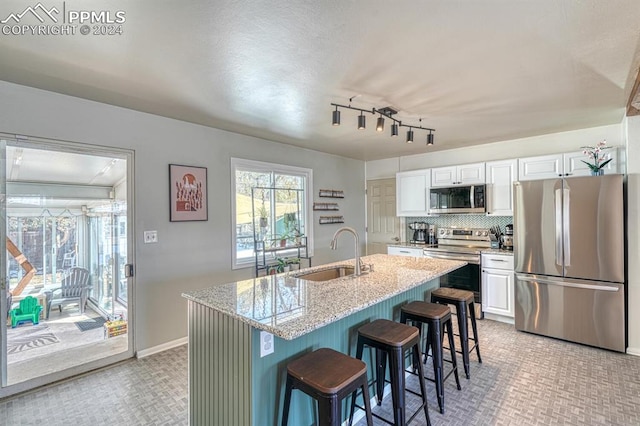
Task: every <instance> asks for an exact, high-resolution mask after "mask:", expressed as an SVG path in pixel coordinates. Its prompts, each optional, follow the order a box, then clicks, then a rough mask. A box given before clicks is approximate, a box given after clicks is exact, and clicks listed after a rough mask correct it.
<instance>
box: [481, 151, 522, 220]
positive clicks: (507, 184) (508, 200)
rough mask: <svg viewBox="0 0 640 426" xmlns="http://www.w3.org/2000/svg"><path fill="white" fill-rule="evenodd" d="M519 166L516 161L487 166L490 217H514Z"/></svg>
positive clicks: (493, 162) (494, 163)
mask: <svg viewBox="0 0 640 426" xmlns="http://www.w3.org/2000/svg"><path fill="white" fill-rule="evenodd" d="M517 164H518V163H517V161H516V160H504V161H492V162H489V163H487V164H486V171H487V172H486V179H487V214H488V215H492V216H513V182H514V181H515V179H516V167H517Z"/></svg>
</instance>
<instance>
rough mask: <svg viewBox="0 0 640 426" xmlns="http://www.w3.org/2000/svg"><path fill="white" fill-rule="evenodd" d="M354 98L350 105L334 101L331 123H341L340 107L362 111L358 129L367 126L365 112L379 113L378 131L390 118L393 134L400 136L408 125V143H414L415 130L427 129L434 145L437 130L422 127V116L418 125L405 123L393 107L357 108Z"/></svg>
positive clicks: (428, 141)
mask: <svg viewBox="0 0 640 426" xmlns="http://www.w3.org/2000/svg"><path fill="white" fill-rule="evenodd" d="M353 98H355V96H353V97H351V98H350V99H349V105H340V104H334V103H332V104H331V105H332V106H334V107H335V108H336V109H335V110H334V111H333V112H332V120H331V123H332V124H333V125H334V126H339V125H340V108H343V109H351V110H354V111H360V115H359V116H358V129H360V130H363V129H365V128H366V116H365V115H364V114H365V113H367V114H371V115H376V114H379V115H380V116H379V117H378V119H377V121H376V131H377V132H382V131H384V121H385V118H388V119H390V120H391V136H398V134H399V132H400V127H408V128H409V130H408V131H407V143H413V140H414V139H413V134H414V130H427V131H429V134H428V135H427V145H433V140H434V134H433V132H435V131H436V130H435V129H431V128H429V127H422V118H421V119H420V124H418V125H417V126H415V125H413V124H412V125H409V124H404V123H403V122H402V121H400V120H398V119H396V118H394V117H393V116H394V115H395V114H397V113H398V111H396V110H395V109H393V108H392V107H384V108H372V109H370V110H369V109H362V108H356V107H352V106H351V101H352V100H353Z"/></svg>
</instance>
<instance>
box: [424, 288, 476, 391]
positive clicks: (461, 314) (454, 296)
mask: <svg viewBox="0 0 640 426" xmlns="http://www.w3.org/2000/svg"><path fill="white" fill-rule="evenodd" d="M431 302H432V303H442V304H445V305H455V307H456V316H457V317H458V332H459V333H460V346H461V351H462V364H463V365H464V374H465V375H466V376H467V379H469V378H471V375H470V374H469V353H470V352H472V351H473V350H474V349H475V350H476V354H477V355H478V362H479V363H481V364H482V358H481V357H480V342H479V341H478V328H477V326H476V310H475V303H474V300H473V292H472V291H467V290H460V289H456V288H444V287H441V288H438V289H436V290H434V291H432V292H431ZM468 318H471V328H472V329H473V337H472V338H470V337H469V326H468V322H467V321H468ZM469 340H473V342H474V344H473V346H472V347H471V348H469Z"/></svg>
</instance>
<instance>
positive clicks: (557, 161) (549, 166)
mask: <svg viewBox="0 0 640 426" xmlns="http://www.w3.org/2000/svg"><path fill="white" fill-rule="evenodd" d="M563 170H564V168H563V161H562V154H553V155H541V156H539V157H528V158H520V159H519V160H518V180H535V179H551V178H557V177H558V176H562V174H563V173H564V171H563Z"/></svg>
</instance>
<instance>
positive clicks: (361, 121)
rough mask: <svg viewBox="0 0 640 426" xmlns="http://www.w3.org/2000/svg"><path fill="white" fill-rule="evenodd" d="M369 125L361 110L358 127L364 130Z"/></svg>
mask: <svg viewBox="0 0 640 426" xmlns="http://www.w3.org/2000/svg"><path fill="white" fill-rule="evenodd" d="M366 127H367V121H366V117H365V116H364V115H363V114H362V111H360V115H359V116H358V129H359V130H364V129H365V128H366Z"/></svg>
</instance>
